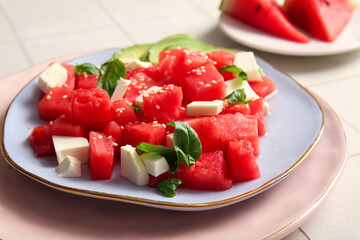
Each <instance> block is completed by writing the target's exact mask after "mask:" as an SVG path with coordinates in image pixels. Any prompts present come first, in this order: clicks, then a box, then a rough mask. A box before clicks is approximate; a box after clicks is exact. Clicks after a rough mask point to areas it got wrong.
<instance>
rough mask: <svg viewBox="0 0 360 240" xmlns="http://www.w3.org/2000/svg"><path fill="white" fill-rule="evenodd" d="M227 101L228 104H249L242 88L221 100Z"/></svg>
mask: <svg viewBox="0 0 360 240" xmlns="http://www.w3.org/2000/svg"><path fill="white" fill-rule="evenodd" d="M225 99H227V100H228V101H229V103H230V104H236V103H245V104H249V103H250V102H251V101H246V94H245V91H244V89H243V88H241V89H238V90H235V91H233V92H232V93H230V94H229V95H227V96H226V97H224V98H223V100H225Z"/></svg>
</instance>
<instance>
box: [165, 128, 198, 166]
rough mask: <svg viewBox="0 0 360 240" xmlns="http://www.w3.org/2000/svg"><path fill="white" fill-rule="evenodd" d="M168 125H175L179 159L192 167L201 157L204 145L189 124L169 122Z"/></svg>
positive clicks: (174, 138) (175, 142)
mask: <svg viewBox="0 0 360 240" xmlns="http://www.w3.org/2000/svg"><path fill="white" fill-rule="evenodd" d="M166 125H171V126H174V127H175V132H174V137H173V141H174V148H175V152H176V156H177V159H178V161H180V162H182V163H184V164H185V166H187V167H190V166H191V165H193V164H195V163H196V161H197V160H198V159H199V158H200V156H201V153H202V147H201V142H200V139H199V137H198V135H197V133H196V132H195V130H194V129H192V128H191V127H190V126H189V124H187V123H184V122H174V121H173V122H169V123H167V124H166Z"/></svg>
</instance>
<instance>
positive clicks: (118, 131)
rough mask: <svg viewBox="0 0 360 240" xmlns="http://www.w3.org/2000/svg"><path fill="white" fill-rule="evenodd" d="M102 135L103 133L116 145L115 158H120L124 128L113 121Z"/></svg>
mask: <svg viewBox="0 0 360 240" xmlns="http://www.w3.org/2000/svg"><path fill="white" fill-rule="evenodd" d="M101 133H103V134H104V135H105V136H106V137H107V138H108V139H109V140H111V141H113V142H114V143H115V144H114V145H115V155H114V156H115V157H119V156H120V147H121V139H122V138H121V136H122V133H123V128H122V127H121V126H119V125H118V124H117V123H116V122H115V121H111V122H109V124H108V125H106V127H105V128H104V129H103V130H102V131H101Z"/></svg>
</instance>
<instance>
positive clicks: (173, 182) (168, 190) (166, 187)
mask: <svg viewBox="0 0 360 240" xmlns="http://www.w3.org/2000/svg"><path fill="white" fill-rule="evenodd" d="M180 184H181V181H180V180H179V179H176V178H169V179H166V180H164V181H162V182H160V183H159V184H158V185H157V189H158V190H159V191H160V192H161V193H162V194H164V195H165V196H166V197H174V196H175V190H176V188H177V187H178V186H179V185H180Z"/></svg>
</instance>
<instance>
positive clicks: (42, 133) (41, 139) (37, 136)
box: [28, 125, 55, 158]
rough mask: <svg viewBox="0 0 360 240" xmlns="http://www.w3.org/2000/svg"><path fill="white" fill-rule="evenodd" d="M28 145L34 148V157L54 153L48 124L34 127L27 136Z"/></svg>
mask: <svg viewBox="0 0 360 240" xmlns="http://www.w3.org/2000/svg"><path fill="white" fill-rule="evenodd" d="M28 140H29V142H30V146H31V147H32V148H33V149H34V152H35V157H37V158H40V157H44V156H51V155H54V154H55V149H54V144H53V140H52V129H51V126H50V125H42V126H38V127H35V128H34V129H33V131H32V132H31V134H30V136H29V137H28Z"/></svg>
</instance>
